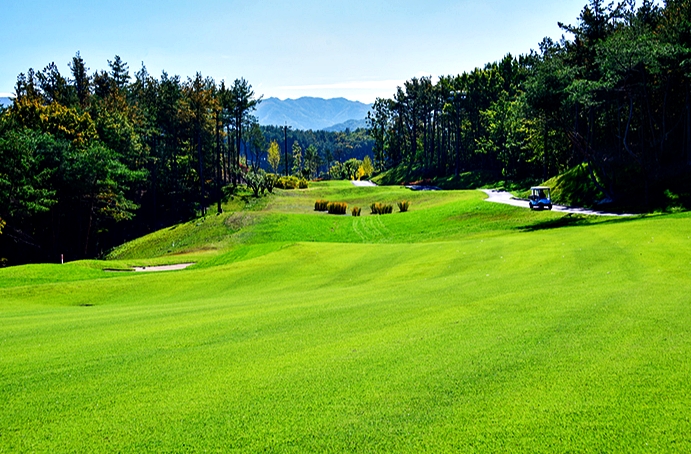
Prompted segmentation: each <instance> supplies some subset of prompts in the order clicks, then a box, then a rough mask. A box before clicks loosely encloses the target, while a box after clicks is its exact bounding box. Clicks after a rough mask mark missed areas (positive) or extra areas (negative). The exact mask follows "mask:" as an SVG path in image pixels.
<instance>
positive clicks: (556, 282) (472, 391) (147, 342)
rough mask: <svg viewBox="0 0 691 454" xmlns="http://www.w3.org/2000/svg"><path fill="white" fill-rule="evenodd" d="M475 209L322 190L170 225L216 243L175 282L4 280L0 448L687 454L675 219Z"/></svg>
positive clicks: (87, 277)
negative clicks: (355, 211) (396, 208)
mask: <svg viewBox="0 0 691 454" xmlns="http://www.w3.org/2000/svg"><path fill="white" fill-rule="evenodd" d="M399 194H404V195H406V196H408V197H406V198H408V199H410V200H412V202H413V204H412V205H411V212H409V213H403V214H401V213H394V214H391V215H386V216H381V217H375V216H362V217H361V218H360V219H357V218H353V217H351V216H343V217H334V216H328V215H322V214H317V213H313V212H311V211H310V209H311V204H312V203H313V201H314V200H313V199H315V197H316V196H317V195H319V196H328V197H327V198H334V199H335V198H339V199H341V200H344V201H349V203H350V202H351V201H352V202H353V203H355V202H357V203H362V206H366V204H365V203H364V202H367V201H369V200H371V201H382V202H389V201H395V200H397V199H399V198H400V196H399ZM375 198H376V199H377V200H372V199H375ZM482 198H483V196H482V194H479V193H477V192H472V191H471V192H439V193H410V192H403V190H401V189H400V188H373V189H369V188H368V189H367V191H366V192H362V191H361V190H360V189H357V188H350V187H347V186H345V185H338V184H336V185H333V184H328V185H327V184H323V185H321V186H318V187H316V188H314V189H313V190H310V191H304V192H294V193H288V194H286V193H281V194H279V195H276V196H274V197H272V198H270V199H266V200H265V201H264V202H263V203H264V205H263V206H254V207H251V209H250V210H247V211H243V212H236V213H227V214H224V215H221V216H209V217H207V218H206V219H205V220H204V221H200V222H197V223H193V224H191V225H189V226H187V227H184V226H181V227H179V228H180V229H181V228H188V229H190V230H191V231H192V232H195V229H196V232H205V233H203V234H201V235H200V237H207V235H210V236H211V237H213V238H219V240H218V241H217V242H216V243H214V245H211V246H209V247H206V248H205V246H204V244H202V243H195V241H194V240H187V241H189V244H188V246H185V248H186V249H185V250H171V252H170V253H168V252H167V249H166V250H165V251H164V252H163V254H158V256H157V257H154V258H152V259H150V260H149V261H150V262H151V263H154V262H156V263H169V262H172V261H176V260H178V261H186V260H185V258H188V257H195V258H196V260H197V261H198V265H196V266H195V267H192V268H190V269H187V270H184V271H176V272H164V273H151V274H140V273H137V274H135V273H106V272H103V271H101V268H104V267H105V268H108V267H122V266H125V265H127V264H129V263H131V262H139V263H144V262H146V257H145V256H144V255H141V254H140V255H137V253H136V251H135V249H136V248H134V249H133V248H132V247H126V248H123V249H122V250H120V251H115V252H114V257H116V258H117V260H116V261H113V262H76V263H70V264H66V265H63V266H56V265H34V266H29V267H18V268H10V269H5V270H0V326H1V327H2V329H0V408H2V410H1V411H0V451H3V452H184V451H196V452H199V451H212V452H296V453H302V452H567V451H585V452H603V451H605V452H622V451H623V452H686V451H689V450H690V449H691V446H690V445H691V439H690V438H689V437H688V433H690V432H691V422H690V421H691V393H690V392H689V383H690V382H691V296H690V295H691V216H690V215H689V214H685V213H682V214H675V215H668V216H658V217H651V218H644V219H629V220H607V219H597V220H592V221H591V220H586V221H580V222H571V221H569V218H566V219H564V218H563V215H559V214H557V213H531V212H530V211H528V210H522V209H518V208H513V207H506V206H501V205H496V204H489V203H485V202H483V201H482ZM365 211H367V212H369V210H365V209H363V213H364V212H365ZM228 219H230V221H228ZM365 222H371V223H376V224H372V225H376V226H378V229H379V230H378V231H379V232H382V234H381V235H375V234H373V233H371V232H373V231H374V230H376V229H375V228H374V227H373V226H369V230H365V231H366V232H370V236H369V237H367V236H364V235H362V234H360V233H358V231H360V230H358V229H359V228H360V227H361V226H360V224H358V223H365ZM379 223H380V224H379ZM197 224H199V225H197ZM363 225H364V227H365V228H368V227H367V224H363ZM559 225H566V227H561V228H554V227H556V226H559ZM332 228H333V231H332V230H331V229H332ZM175 230H177V229H173V230H167V231H164V232H159V233H157V234H154V235H152V236H150V237H149V238H143V239H141V240H139V244H140V245H141V250H142V251H144V250H146V249H147V248H150V249H151V250H153V249H155V248H157V247H159V248H160V247H161V246H162V245H165V244H166V243H167V242H168V241H169V240H171V238H170V237H169V236H168V235H170V232H175ZM224 230H227V232H228V234H227V236H228V238H225V239H224V238H222V235H221V234H220V233H219V232H220V231H224ZM406 230H409V231H410V236H406V235H405V234H404V233H405V231H406ZM212 231H213V232H215V233H213V235H212V233H211V232H212ZM360 232H362V231H360ZM190 235H191V236H194V233H191V234H190ZM214 235H216V236H214ZM301 235H303V236H302V239H300V238H301ZM171 243H172V241H171ZM118 254H119V255H118ZM181 254H182V255H181ZM154 255H156V254H154ZM161 255H162V256H161Z"/></svg>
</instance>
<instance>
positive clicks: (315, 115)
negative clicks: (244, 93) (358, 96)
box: [255, 97, 371, 131]
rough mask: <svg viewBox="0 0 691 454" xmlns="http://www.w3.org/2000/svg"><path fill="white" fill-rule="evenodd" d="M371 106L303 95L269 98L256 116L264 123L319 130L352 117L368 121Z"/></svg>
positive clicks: (342, 99)
mask: <svg viewBox="0 0 691 454" xmlns="http://www.w3.org/2000/svg"><path fill="white" fill-rule="evenodd" d="M370 107H371V104H364V103H361V102H359V101H349V100H347V99H345V98H333V99H323V98H312V97H303V98H298V99H286V100H284V101H281V100H280V99H278V98H268V99H265V100H263V101H262V102H261V103H260V104H259V106H258V107H257V110H256V112H255V115H256V116H257V118H258V119H259V124H261V125H274V126H283V125H285V124H286V123H287V124H288V126H291V127H293V128H295V129H302V130H307V129H312V130H315V131H317V130H322V129H326V128H330V127H332V126H334V125H339V124H341V123H346V122H347V121H349V120H364V119H365V117H366V116H367V112H368V111H369V110H370ZM343 129H345V128H343ZM351 129H352V128H351Z"/></svg>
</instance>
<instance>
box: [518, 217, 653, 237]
mask: <svg viewBox="0 0 691 454" xmlns="http://www.w3.org/2000/svg"><path fill="white" fill-rule="evenodd" d="M641 217H643V216H627V217H620V218H615V219H596V218H594V217H593V216H585V215H582V214H575V213H568V214H565V215H564V216H562V217H560V218H558V219H550V220H547V221H541V222H538V223H536V224H531V225H523V226H519V227H517V229H518V230H520V231H521V232H535V231H538V230H549V229H560V228H564V227H578V226H585V225H595V224H618V223H621V222H631V221H633V220H636V219H640V218H641Z"/></svg>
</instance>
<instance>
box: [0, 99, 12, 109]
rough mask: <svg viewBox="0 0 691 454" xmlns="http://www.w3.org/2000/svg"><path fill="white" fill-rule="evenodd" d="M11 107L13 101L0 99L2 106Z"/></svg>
mask: <svg viewBox="0 0 691 454" xmlns="http://www.w3.org/2000/svg"><path fill="white" fill-rule="evenodd" d="M10 105H12V99H10V98H0V106H4V107H9V106H10Z"/></svg>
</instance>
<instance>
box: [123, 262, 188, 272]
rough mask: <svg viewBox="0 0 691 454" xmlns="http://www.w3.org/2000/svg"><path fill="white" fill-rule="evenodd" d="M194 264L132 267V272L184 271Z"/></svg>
mask: <svg viewBox="0 0 691 454" xmlns="http://www.w3.org/2000/svg"><path fill="white" fill-rule="evenodd" d="M192 265H194V263H178V264H175V265H159V266H134V267H132V269H133V270H134V271H141V272H153V271H176V270H184V269H185V268H187V267H188V266H192Z"/></svg>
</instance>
